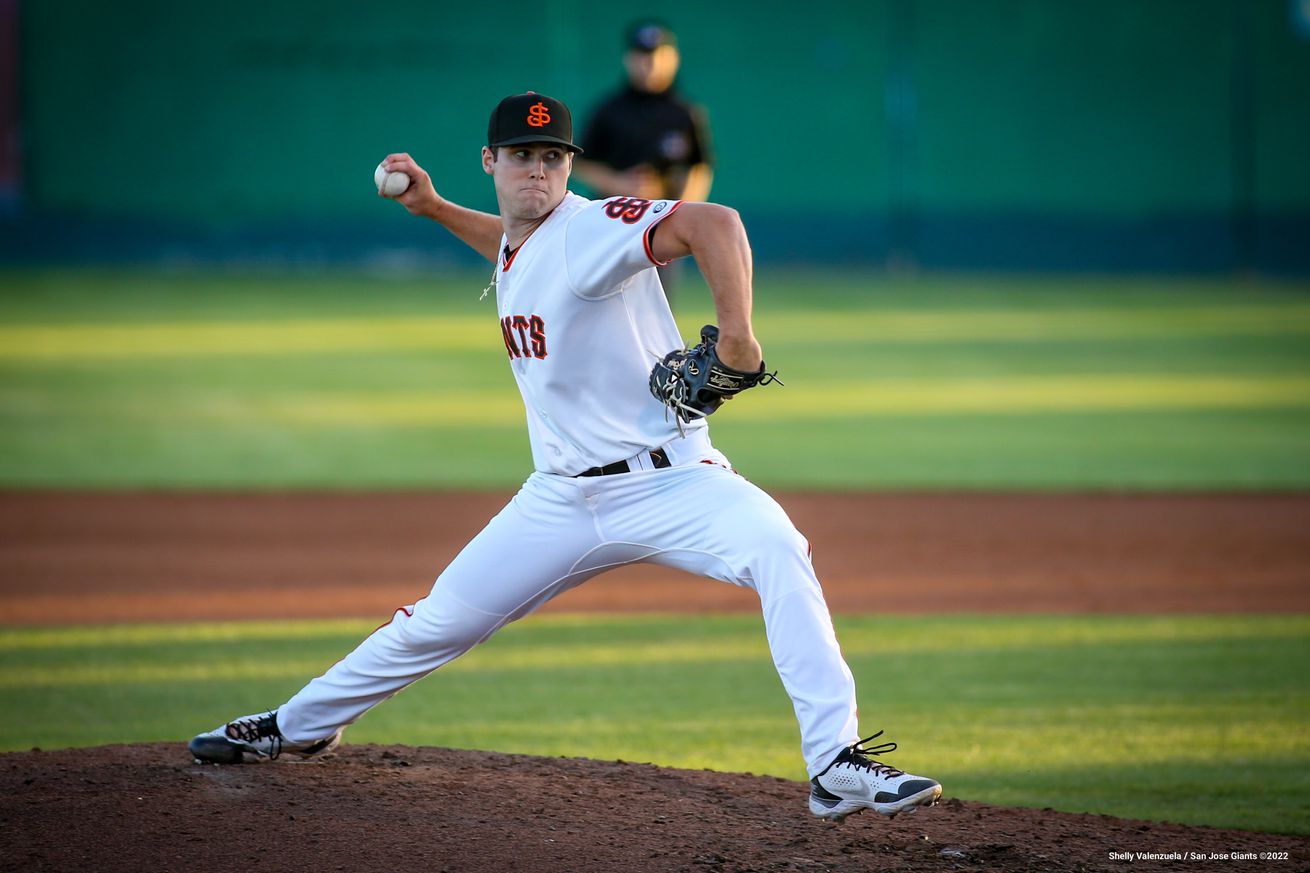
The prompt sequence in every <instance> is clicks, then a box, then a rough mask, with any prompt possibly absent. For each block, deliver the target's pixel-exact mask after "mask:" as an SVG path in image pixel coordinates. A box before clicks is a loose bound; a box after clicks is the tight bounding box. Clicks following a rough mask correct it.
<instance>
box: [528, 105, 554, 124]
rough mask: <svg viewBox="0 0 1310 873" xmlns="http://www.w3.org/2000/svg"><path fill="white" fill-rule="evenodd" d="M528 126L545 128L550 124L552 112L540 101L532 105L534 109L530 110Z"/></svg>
mask: <svg viewBox="0 0 1310 873" xmlns="http://www.w3.org/2000/svg"><path fill="white" fill-rule="evenodd" d="M528 124H529V125H531V126H532V127H545V126H546V125H548V124H550V111H549V110H548V109H547V108H546V104H545V103H542V102H541V101H540V100H538V101H537V102H536V103H533V104H532V108H531V109H529V110H528Z"/></svg>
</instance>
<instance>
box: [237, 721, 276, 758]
mask: <svg viewBox="0 0 1310 873" xmlns="http://www.w3.org/2000/svg"><path fill="white" fill-rule="evenodd" d="M226 733H227V736H228V739H232V740H240V741H241V742H243V743H250V744H254V743H257V742H259V741H260V740H262V739H268V740H269V741H270V743H269V752H268V757H269V758H276V757H277V756H278V755H280V754H281V753H282V732H281V731H279V730H278V729H277V712H270V713H268V714H267V715H263V716H259V717H257V718H243V719H238V720H237V721H233V722H228V725H227V730H226Z"/></svg>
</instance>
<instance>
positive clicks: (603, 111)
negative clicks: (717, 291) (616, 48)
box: [573, 20, 714, 303]
mask: <svg viewBox="0 0 1310 873" xmlns="http://www.w3.org/2000/svg"><path fill="white" fill-rule="evenodd" d="M625 45H626V50H625V52H624V55H623V66H624V69H625V70H626V71H627V81H626V82H625V83H624V84H623V86H622V87H621V88H619V90H617V91H615V92H614V93H613V94H611V95H610V96H608V97H606V98H605V99H604V100H603V101H602V102H601V104H600V105H599V106H598V107H597V108H596V110H595V112H594V113H593V114H592V116H591V121H590V123H589V124H588V125H587V127H586V131H585V132H584V134H583V137H582V143H581V144H582V147H583V149H584V150H585V151H584V152H583V155H585V157H583V156H582V155H580V156H578V157H577V158H576V159H575V160H574V165H573V173H574V175H575V176H577V177H578V178H580V179H581V180H582V181H583V182H584V183H586V185H587V187H589V188H591V189H592V190H593V191H594V192H595V193H596V195H597V196H598V197H601V198H605V197H615V196H626V197H639V198H641V199H644V200H705V199H706V198H708V197H709V194H710V185H711V183H712V182H713V178H714V170H713V161H712V158H711V154H710V137H709V125H708V123H707V122H706V120H705V113H704V111H703V110H702V109H701V108H700V107H699V106H697V105H695V104H693V103H690V102H688V101H687V100H685V99H684V98H683V97H682V96H681V95H679V94H678V92H677V90H676V88H675V80H676V79H677V76H678V67H679V65H680V64H681V62H682V58H681V56H680V55H679V54H678V44H677V38H676V37H675V36H674V34H673V31H672V30H670V29H669V28H668V27H667V26H666V25H664V24H663V23H661V22H658V21H649V20H646V21H638V22H637V23H635V24H634V25H632V26H631V27H630V28H628V30H627V33H626V36H625ZM681 266H682V265H681V262H680V261H674V262H673V263H672V264H670V265H669V266H667V267H661V268H660V270H659V275H660V282H661V284H663V285H664V293H665V296H666V297H668V299H669V301H670V303H671V302H672V301H673V294H674V288H675V286H676V284H677V276H678V273H679V272H680V270H681Z"/></svg>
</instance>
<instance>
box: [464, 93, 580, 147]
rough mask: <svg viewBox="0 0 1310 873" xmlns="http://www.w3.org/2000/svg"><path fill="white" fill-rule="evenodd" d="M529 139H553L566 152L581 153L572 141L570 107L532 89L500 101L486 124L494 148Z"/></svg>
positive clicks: (533, 140) (520, 143) (527, 141)
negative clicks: (566, 150)
mask: <svg viewBox="0 0 1310 873" xmlns="http://www.w3.org/2000/svg"><path fill="white" fill-rule="evenodd" d="M529 142H554V143H559V144H560V145H562V146H564V147H565V148H567V149H568V150H569V151H572V152H577V153H581V152H582V149H581V148H579V147H578V146H575V145H574V144H573V116H572V115H570V114H569V108H568V107H567V106H565V105H564V103H563V102H562V101H560V100H556V99H555V98H554V97H547V96H546V95H545V94H538V93H536V92H535V91H529V92H528V93H526V94H512V95H510V96H509V97H506V98H505V99H504V100H502V101H500V103H498V104H497V105H496V108H495V109H493V110H492V112H491V123H490V124H489V125H488V126H487V145H488V146H490V147H491V148H493V149H494V148H496V147H497V146H507V145H522V144H524V143H529Z"/></svg>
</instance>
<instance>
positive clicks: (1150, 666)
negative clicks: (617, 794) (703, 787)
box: [0, 616, 1310, 834]
mask: <svg viewBox="0 0 1310 873" xmlns="http://www.w3.org/2000/svg"><path fill="white" fill-rule="evenodd" d="M837 626H838V628H837V629H838V633H839V635H840V637H841V639H842V646H843V650H844V651H845V653H846V655H847V658H848V659H849V661H850V664H851V669H852V670H853V671H854V673H855V676H856V681H857V682H858V683H859V686H860V688H861V690H862V694H861V699H862V702H861V717H862V719H863V723H864V726H865V727H866V728H867V729H869V730H873V729H876V728H886V729H887V732H888V736H889V737H890V738H892V739H894V740H896V741H898V742H899V743H900V744H901V749H900V750H899V751H897V752H896V753H894V754H893V755H892V756H891V757H890V759H891V760H892V762H893V763H899V764H901V765H903V766H905V767H906V768H907V769H911V770H913V771H914V772H926V773H928V774H929V775H932V776H935V777H937V778H938V779H940V780H941V782H942V783H943V785H944V786H946V789H947V793H948V795H949V796H954V797H960V798H965V799H973V800H980V801H987V802H990V803H999V804H1008V805H1018V806H1033V807H1046V806H1050V807H1054V808H1057V809H1062V810H1069V811H1090V812H1096V813H1107V814H1114V815H1119V816H1128V817H1141V818H1149V819H1166V820H1172V821H1180V822H1187V823H1192V824H1208V825H1222V826H1228V827H1239V828H1248V829H1254V830H1264V831H1275V832H1288V833H1300V834H1310V736H1308V735H1307V734H1306V731H1305V725H1306V724H1307V722H1310V617H1306V616H1296V617H1257V616H1247V617H1225V618H1208V617H1196V616H1192V617H1171V618H1166V617H1105V616H1101V617H1023V618H1006V617H988V618H978V617H972V616H960V617H921V618H905V617H896V618H875V617H849V616H848V617H842V618H839V619H838V622H837ZM371 629H372V624H371V623H365V622H349V621H339V622H298V623H283V624H271V623H248V624H212V625H196V626H154V625H151V626H122V627H104V628H50V629H23V630H18V629H10V630H3V631H0V711H3V712H4V713H6V716H5V718H4V719H3V720H0V748H3V749H7V750H14V749H26V748H29V747H31V746H34V745H36V746H42V747H45V748H53V747H60V746H66V745H92V744H101V743H105V742H143V741H151V740H166V741H174V742H176V743H177V755H178V758H179V759H180V760H185V756H186V752H185V749H184V748H183V745H182V743H183V741H184V740H185V739H186V738H188V737H189V736H190V735H192V734H193V733H196V732H197V731H200V730H206V729H209V728H211V727H213V726H214V725H215V724H218V723H219V722H221V721H223V720H224V719H226V718H229V717H231V716H233V715H236V714H240V713H244V712H248V711H255V710H258V709H261V708H264V707H269V706H276V705H277V704H278V703H279V702H280V701H282V700H283V699H285V698H286V697H288V696H290V695H291V694H292V693H293V692H295V691H296V690H297V689H298V688H299V687H300V686H301V685H302V684H303V683H304V681H305V680H306V679H307V678H308V677H310V676H312V675H315V674H316V673H318V672H321V671H322V670H323V669H324V668H326V667H327V666H328V665H329V664H331V663H332V662H333V661H334V660H335V659H336V658H337V657H339V656H340V655H341V654H342V653H343V652H345V651H347V650H348V649H349V648H350V647H351V646H353V644H354V643H355V642H356V641H357V640H359V639H360V638H362V637H363V636H364V635H366V634H367V633H368V632H369V631H370V630H371ZM20 714H21V717H18V716H19V715H20ZM347 740H348V741H351V742H375V743H404V744H410V745H435V746H454V747H469V748H480V749H495V750H498V751H506V752H517V753H531V754H543V755H568V756H586V757H593V758H600V759H614V758H622V759H624V760H630V761H650V762H654V763H657V764H663V765H670V766H678V767H691V768H700V767H708V768H712V769H718V770H730V771H745V772H753V773H762V774H772V775H777V776H782V777H785V778H791V779H803V778H804V770H803V767H802V765H801V762H800V758H799V749H798V738H797V733H796V725H795V720H794V718H793V716H792V713H791V707H790V704H789V702H788V700H787V698H786V695H785V694H784V693H783V691H782V687H781V685H780V683H779V682H778V679H777V676H776V675H775V673H774V672H773V667H772V664H771V662H770V660H769V656H768V650H767V648H766V645H765V641H764V633H763V628H762V624H761V622H760V620H759V619H758V617H755V616H740V617H713V618H710V617H699V618H688V617H686V616H676V617H665V616H644V617H622V618H619V617H573V616H543V617H538V618H534V619H532V620H529V621H527V622H524V623H521V624H519V625H515V626H512V627H510V628H508V629H506V630H505V631H503V632H502V633H501V634H500V635H499V636H497V637H495V638H494V639H492V640H491V641H490V642H488V643H487V644H485V645H484V646H483V647H481V648H479V649H478V650H477V651H475V652H473V653H471V654H469V655H468V656H466V657H465V658H464V659H462V660H461V661H457V662H455V663H454V664H452V665H450V666H449V667H447V668H445V669H443V670H441V671H438V672H437V673H436V674H434V675H433V676H431V677H429V678H428V679H426V680H424V681H422V682H421V683H419V684H417V685H415V686H414V687H412V688H410V689H409V690H407V691H406V692H405V693H403V694H401V695H400V696H399V697H397V698H396V699H394V700H392V701H389V702H388V703H386V704H385V705H383V706H380V707H378V708H377V709H376V710H374V711H373V712H371V713H369V714H368V715H367V716H365V717H364V719H363V720H362V721H361V722H360V723H359V724H358V725H356V726H355V727H353V728H351V730H350V732H349V733H348V734H347ZM803 799H804V789H803V788H802V787H801V786H797V808H798V810H799V809H801V808H802V804H803Z"/></svg>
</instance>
